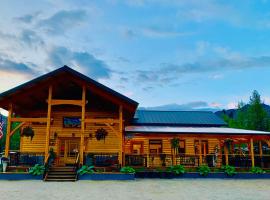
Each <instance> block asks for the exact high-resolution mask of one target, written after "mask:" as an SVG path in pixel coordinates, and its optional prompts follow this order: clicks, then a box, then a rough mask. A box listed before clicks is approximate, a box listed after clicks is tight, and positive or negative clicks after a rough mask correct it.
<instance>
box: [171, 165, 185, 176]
mask: <svg viewBox="0 0 270 200" xmlns="http://www.w3.org/2000/svg"><path fill="white" fill-rule="evenodd" d="M167 172H171V173H174V174H176V175H181V174H184V173H185V168H184V166H183V165H175V166H170V167H168V168H167Z"/></svg>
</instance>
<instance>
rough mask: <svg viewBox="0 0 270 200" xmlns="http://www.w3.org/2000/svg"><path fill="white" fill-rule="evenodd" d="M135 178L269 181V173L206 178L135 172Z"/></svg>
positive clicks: (191, 174)
mask: <svg viewBox="0 0 270 200" xmlns="http://www.w3.org/2000/svg"><path fill="white" fill-rule="evenodd" d="M135 177H136V178H161V179H171V178H174V179H182V178H201V179H209V178H213V179H270V173H265V174H252V173H237V174H235V175H233V176H228V175H226V174H225V173H223V172H212V173H209V174H208V175H207V176H202V175H200V173H198V172H189V173H185V174H182V175H175V174H172V173H169V172H137V173H136V174H135Z"/></svg>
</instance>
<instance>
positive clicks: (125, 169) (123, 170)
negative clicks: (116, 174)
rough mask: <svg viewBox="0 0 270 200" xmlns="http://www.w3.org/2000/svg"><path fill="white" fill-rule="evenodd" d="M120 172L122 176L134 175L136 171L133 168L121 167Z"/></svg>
mask: <svg viewBox="0 0 270 200" xmlns="http://www.w3.org/2000/svg"><path fill="white" fill-rule="evenodd" d="M120 172H121V173H124V174H134V173H135V172H136V171H135V169H134V168H132V167H128V166H127V167H122V168H121V170H120Z"/></svg>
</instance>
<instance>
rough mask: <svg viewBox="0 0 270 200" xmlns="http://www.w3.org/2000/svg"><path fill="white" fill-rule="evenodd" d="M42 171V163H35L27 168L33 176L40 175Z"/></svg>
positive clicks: (43, 168) (43, 169)
mask: <svg viewBox="0 0 270 200" xmlns="http://www.w3.org/2000/svg"><path fill="white" fill-rule="evenodd" d="M44 171H45V167H44V166H43V165H39V164H35V166H34V167H31V168H30V169H29V174H32V175H33V176H40V175H43V174H44Z"/></svg>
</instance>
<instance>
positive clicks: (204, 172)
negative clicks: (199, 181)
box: [198, 165, 211, 176]
mask: <svg viewBox="0 0 270 200" xmlns="http://www.w3.org/2000/svg"><path fill="white" fill-rule="evenodd" d="M210 171H211V170H210V168H209V167H208V166H207V165H201V166H199V167H198V172H199V173H200V175H201V176H207V175H208V174H209V173H210Z"/></svg>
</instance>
